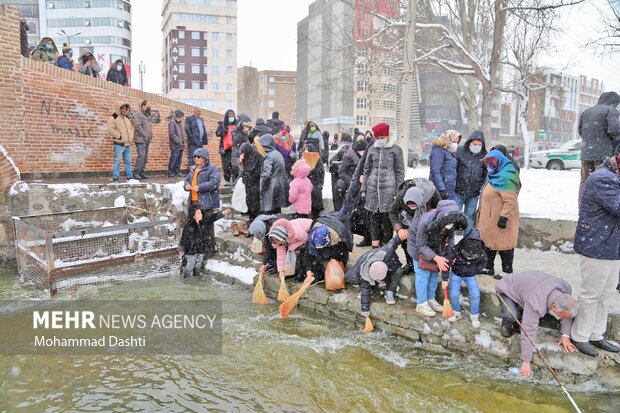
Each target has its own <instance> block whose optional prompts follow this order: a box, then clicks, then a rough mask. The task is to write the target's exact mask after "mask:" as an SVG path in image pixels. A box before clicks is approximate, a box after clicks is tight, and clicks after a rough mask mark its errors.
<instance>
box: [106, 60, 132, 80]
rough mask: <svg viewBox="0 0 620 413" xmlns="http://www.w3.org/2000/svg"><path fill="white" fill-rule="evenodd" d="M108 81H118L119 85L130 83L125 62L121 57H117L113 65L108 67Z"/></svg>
mask: <svg viewBox="0 0 620 413" xmlns="http://www.w3.org/2000/svg"><path fill="white" fill-rule="evenodd" d="M106 80H107V81H108V82H114V83H118V84H119V85H123V86H127V85H129V76H128V75H127V70H126V69H125V64H124V63H123V61H122V60H121V59H117V60H116V61H115V62H114V64H113V65H112V67H110V69H108V75H107V76H106Z"/></svg>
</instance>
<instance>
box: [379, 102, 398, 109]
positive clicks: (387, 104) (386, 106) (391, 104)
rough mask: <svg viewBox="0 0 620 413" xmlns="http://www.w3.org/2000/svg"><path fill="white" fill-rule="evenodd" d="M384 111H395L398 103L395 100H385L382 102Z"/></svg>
mask: <svg viewBox="0 0 620 413" xmlns="http://www.w3.org/2000/svg"><path fill="white" fill-rule="evenodd" d="M382 106H383V109H394V108H395V107H396V102H394V101H393V100H384V101H383V102H382Z"/></svg>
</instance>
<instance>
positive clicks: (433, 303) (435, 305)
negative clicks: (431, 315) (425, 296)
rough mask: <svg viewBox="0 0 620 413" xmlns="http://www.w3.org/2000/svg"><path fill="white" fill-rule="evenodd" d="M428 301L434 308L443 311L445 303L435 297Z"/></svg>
mask: <svg viewBox="0 0 620 413" xmlns="http://www.w3.org/2000/svg"><path fill="white" fill-rule="evenodd" d="M427 303H428V304H429V305H430V306H431V308H432V309H433V310H435V311H437V312H438V313H441V312H442V311H443V305H441V304H439V303H438V302H437V300H435V299H434V298H433V299H432V300H428V301H427Z"/></svg>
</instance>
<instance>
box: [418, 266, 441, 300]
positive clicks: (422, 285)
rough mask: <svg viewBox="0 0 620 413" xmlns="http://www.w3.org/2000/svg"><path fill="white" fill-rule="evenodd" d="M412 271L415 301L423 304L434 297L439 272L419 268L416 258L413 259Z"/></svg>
mask: <svg viewBox="0 0 620 413" xmlns="http://www.w3.org/2000/svg"><path fill="white" fill-rule="evenodd" d="M413 271H415V295H416V297H415V301H416V303H417V304H423V303H425V302H427V301H428V300H433V299H435V298H436V295H437V286H438V285H439V273H437V272H431V271H429V270H422V269H420V267H418V261H416V260H413Z"/></svg>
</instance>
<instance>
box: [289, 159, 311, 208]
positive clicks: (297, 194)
mask: <svg viewBox="0 0 620 413" xmlns="http://www.w3.org/2000/svg"><path fill="white" fill-rule="evenodd" d="M309 174H310V165H308V164H307V163H304V162H302V163H299V164H298V165H297V166H296V167H295V172H294V173H293V176H294V177H295V179H293V181H292V182H291V186H290V189H289V192H288V201H289V202H290V203H291V204H292V205H293V209H295V212H297V213H298V214H309V213H310V211H311V210H312V182H310V179H308V175H309Z"/></svg>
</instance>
